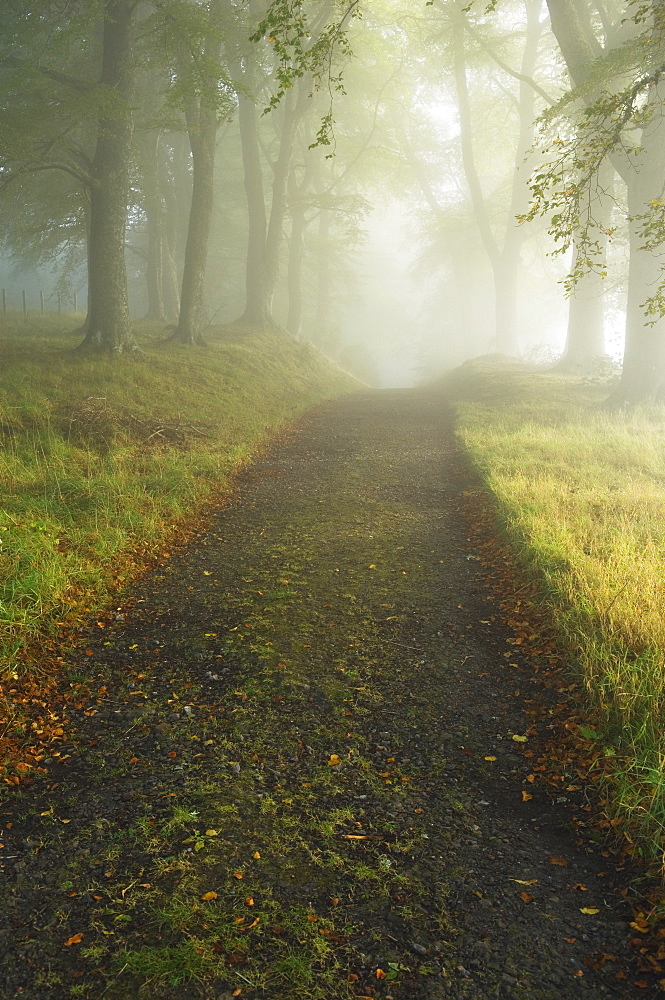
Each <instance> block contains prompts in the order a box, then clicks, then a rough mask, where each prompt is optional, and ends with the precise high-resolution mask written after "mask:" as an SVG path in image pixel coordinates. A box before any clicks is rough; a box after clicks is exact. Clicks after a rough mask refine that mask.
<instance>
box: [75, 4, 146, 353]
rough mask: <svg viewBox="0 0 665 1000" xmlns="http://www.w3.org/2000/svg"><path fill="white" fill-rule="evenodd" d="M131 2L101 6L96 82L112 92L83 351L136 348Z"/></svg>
mask: <svg viewBox="0 0 665 1000" xmlns="http://www.w3.org/2000/svg"><path fill="white" fill-rule="evenodd" d="M134 6H135V4H134V3H133V2H131V0H107V2H106V4H105V6H104V36H103V48H102V68H101V73H100V78H99V82H100V84H102V85H103V86H104V87H106V88H108V89H110V90H112V91H113V92H114V97H115V98H116V102H115V103H116V107H115V109H114V114H113V116H112V117H109V116H107V115H105V116H104V117H102V118H100V121H99V125H98V134H97V145H96V149H95V156H94V160H93V185H92V189H91V194H90V244H89V302H90V305H89V314H88V328H87V333H86V336H85V339H84V340H83V343H82V344H81V347H82V348H84V349H88V348H91V349H102V350H108V351H113V352H114V353H118V354H119V353H122V352H123V351H127V350H131V349H133V348H134V347H135V345H134V342H133V338H132V332H131V327H130V323H129V305H128V300H127V271H126V265H125V230H126V224H127V203H128V200H129V169H130V162H131V138H132V117H131V106H130V101H131V91H132V44H131V43H132V24H133V14H134Z"/></svg>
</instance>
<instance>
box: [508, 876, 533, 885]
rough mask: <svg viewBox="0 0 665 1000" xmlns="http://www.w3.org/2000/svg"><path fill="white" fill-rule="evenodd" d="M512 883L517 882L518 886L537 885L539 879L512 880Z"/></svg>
mask: <svg viewBox="0 0 665 1000" xmlns="http://www.w3.org/2000/svg"><path fill="white" fill-rule="evenodd" d="M510 881H511V882H517V883H518V885H535V884H536V882H537V881H538V879H537V878H530V879H523V878H511V879H510Z"/></svg>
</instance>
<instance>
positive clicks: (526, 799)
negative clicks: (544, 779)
mask: <svg viewBox="0 0 665 1000" xmlns="http://www.w3.org/2000/svg"><path fill="white" fill-rule="evenodd" d="M532 798H533V795H529V793H528V792H525V791H524V789H522V802H530V801H531V799H532Z"/></svg>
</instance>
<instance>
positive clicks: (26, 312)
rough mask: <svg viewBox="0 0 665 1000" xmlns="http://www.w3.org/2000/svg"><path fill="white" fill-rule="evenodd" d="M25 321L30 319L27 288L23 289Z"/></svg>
mask: <svg viewBox="0 0 665 1000" xmlns="http://www.w3.org/2000/svg"><path fill="white" fill-rule="evenodd" d="M22 294H23V319H27V318H28V300H27V299H26V297H25V288H24V289H23V293H22Z"/></svg>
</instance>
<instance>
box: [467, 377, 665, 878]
mask: <svg viewBox="0 0 665 1000" xmlns="http://www.w3.org/2000/svg"><path fill="white" fill-rule="evenodd" d="M450 389H451V393H452V398H453V400H454V401H455V405H456V408H457V412H458V433H459V436H460V438H461V440H462V442H463V443H464V445H465V446H466V448H467V449H468V450H469V452H470V454H471V455H472V457H473V459H474V461H475V463H476V464H477V466H478V468H479V469H480V471H481V473H482V475H483V476H484V478H485V480H486V482H487V483H488V484H489V486H490V488H491V490H492V492H493V493H494V495H495V496H496V497H497V499H498V502H499V505H500V510H501V513H502V516H503V519H504V523H505V525H506V527H507V529H508V532H509V535H510V538H511V540H512V542H513V543H514V544H515V545H516V547H517V550H518V551H519V553H520V554H521V556H522V558H523V560H524V562H525V563H526V564H527V565H528V566H529V567H530V568H531V569H532V570H534V571H535V574H536V576H537V579H538V580H539V581H540V584H541V593H542V594H543V596H544V599H545V600H546V601H547V602H549V604H550V607H551V611H552V615H553V618H554V620H555V622H556V626H557V629H558V631H559V634H560V636H561V637H562V639H563V640H564V641H565V643H566V644H567V648H568V651H569V652H570V653H572V655H573V657H574V661H575V663H576V665H577V667H578V668H579V670H580V672H581V674H582V676H583V678H584V681H585V684H586V690H587V692H588V697H589V699H590V702H591V704H592V706H593V708H594V710H595V711H596V712H598V713H599V717H600V723H599V727H600V736H601V742H602V745H603V747H604V748H605V751H606V754H607V755H609V756H612V757H613V767H612V778H611V786H612V787H611V800H612V808H613V809H614V811H615V813H616V815H617V816H622V817H623V819H624V821H625V822H624V828H625V829H626V831H627V832H628V835H629V836H631V837H633V838H634V839H635V840H636V843H637V844H638V845H639V850H640V852H641V853H642V854H644V855H645V856H647V857H648V858H649V859H650V860H655V861H656V862H658V863H659V864H661V865H663V863H664V859H665V773H664V765H665V743H664V742H663V732H664V731H665V670H664V669H663V667H664V664H665V409H663V408H661V407H657V408H650V409H641V410H633V411H631V412H628V413H610V412H608V411H606V410H605V409H604V408H603V407H602V406H601V405H600V403H601V402H602V400H603V399H604V398H606V396H607V394H608V390H607V387H603V386H602V385H594V384H592V383H591V382H590V381H585V380H584V379H581V378H575V377H571V376H564V375H555V374H539V373H534V372H529V371H526V370H519V369H517V368H516V369H513V370H503V371H498V370H493V369H492V368H491V367H489V366H486V365H474V366H465V367H464V368H462V369H460V370H459V371H458V373H457V374H456V375H455V376H454V377H453V378H452V380H451V382H450Z"/></svg>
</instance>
